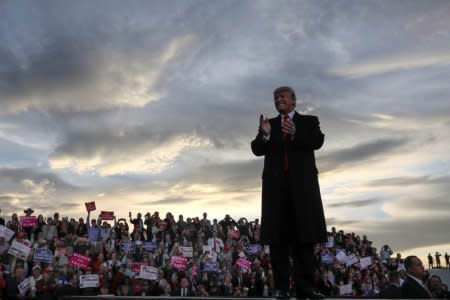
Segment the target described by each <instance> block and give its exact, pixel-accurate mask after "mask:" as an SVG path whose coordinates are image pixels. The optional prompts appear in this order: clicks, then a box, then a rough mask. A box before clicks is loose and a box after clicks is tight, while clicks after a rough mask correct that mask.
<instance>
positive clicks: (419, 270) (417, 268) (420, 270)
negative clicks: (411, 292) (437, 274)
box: [407, 257, 425, 279]
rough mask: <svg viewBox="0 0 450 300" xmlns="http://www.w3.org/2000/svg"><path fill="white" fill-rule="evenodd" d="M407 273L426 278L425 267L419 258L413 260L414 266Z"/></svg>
mask: <svg viewBox="0 0 450 300" xmlns="http://www.w3.org/2000/svg"><path fill="white" fill-rule="evenodd" d="M407 271H408V273H409V274H411V275H412V276H415V277H417V278H420V279H423V278H425V268H424V267H423V264H422V261H421V260H420V259H419V258H417V257H414V258H413V260H412V265H411V267H410V268H409V269H408V270H407Z"/></svg>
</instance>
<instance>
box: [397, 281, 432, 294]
mask: <svg viewBox="0 0 450 300" xmlns="http://www.w3.org/2000/svg"><path fill="white" fill-rule="evenodd" d="M401 288H402V298H403V299H431V295H430V293H428V291H427V290H426V289H425V288H424V287H423V286H421V285H420V284H419V283H418V282H417V281H415V280H414V279H413V278H411V277H409V276H406V279H405V281H404V282H403V284H402V287H401Z"/></svg>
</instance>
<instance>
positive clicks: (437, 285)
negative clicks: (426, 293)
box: [430, 276, 442, 290]
mask: <svg viewBox="0 0 450 300" xmlns="http://www.w3.org/2000/svg"><path fill="white" fill-rule="evenodd" d="M430 286H431V287H432V288H433V289H435V290H441V289H442V281H441V280H440V279H439V277H436V276H433V277H431V278H430Z"/></svg>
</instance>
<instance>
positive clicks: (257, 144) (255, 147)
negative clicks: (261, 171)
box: [251, 133, 268, 156]
mask: <svg viewBox="0 0 450 300" xmlns="http://www.w3.org/2000/svg"><path fill="white" fill-rule="evenodd" d="M267 143H268V141H264V139H263V136H262V133H258V135H257V136H256V138H255V139H254V140H253V141H252V143H251V147H252V152H253V154H255V155H256V156H262V155H265V154H266V151H267Z"/></svg>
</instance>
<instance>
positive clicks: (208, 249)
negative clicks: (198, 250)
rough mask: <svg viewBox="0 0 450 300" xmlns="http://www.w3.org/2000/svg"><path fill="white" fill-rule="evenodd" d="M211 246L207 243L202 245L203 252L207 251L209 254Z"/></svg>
mask: <svg viewBox="0 0 450 300" xmlns="http://www.w3.org/2000/svg"><path fill="white" fill-rule="evenodd" d="M211 249H212V248H211V246H209V245H204V246H203V253H206V252H209V254H211Z"/></svg>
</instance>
